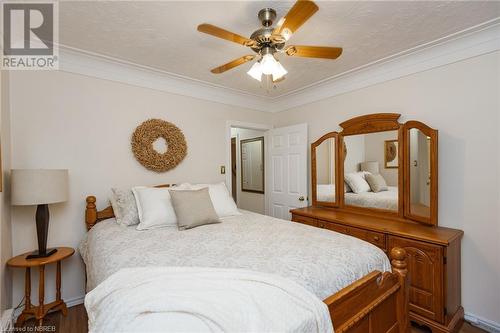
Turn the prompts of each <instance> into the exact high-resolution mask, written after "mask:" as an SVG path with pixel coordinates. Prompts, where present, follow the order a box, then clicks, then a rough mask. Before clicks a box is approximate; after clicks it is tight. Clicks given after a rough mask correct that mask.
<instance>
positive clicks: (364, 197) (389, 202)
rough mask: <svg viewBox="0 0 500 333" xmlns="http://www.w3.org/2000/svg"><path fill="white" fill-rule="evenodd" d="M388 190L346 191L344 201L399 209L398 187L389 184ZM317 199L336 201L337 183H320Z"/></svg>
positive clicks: (371, 206)
mask: <svg viewBox="0 0 500 333" xmlns="http://www.w3.org/2000/svg"><path fill="white" fill-rule="evenodd" d="M387 188H388V190H387V191H381V192H377V193H376V192H371V191H370V192H362V193H354V192H346V193H344V202H345V204H346V205H349V206H357V207H370V208H378V209H385V210H398V188H397V186H388V187H387ZM316 196H317V198H318V199H317V200H318V201H321V202H334V201H335V185H333V184H319V185H317V187H316Z"/></svg>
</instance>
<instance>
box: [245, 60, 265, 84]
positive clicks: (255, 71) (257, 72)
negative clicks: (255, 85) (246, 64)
mask: <svg viewBox="0 0 500 333" xmlns="http://www.w3.org/2000/svg"><path fill="white" fill-rule="evenodd" d="M247 74H248V75H250V76H251V77H253V78H254V79H256V80H257V81H261V80H262V65H261V64H260V62H259V61H257V62H256V63H255V64H253V66H252V68H250V70H249V71H248V72H247Z"/></svg>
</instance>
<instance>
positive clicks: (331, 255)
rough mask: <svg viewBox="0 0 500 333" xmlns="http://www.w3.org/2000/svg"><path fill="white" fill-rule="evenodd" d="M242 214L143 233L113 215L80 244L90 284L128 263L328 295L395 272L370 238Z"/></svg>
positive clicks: (320, 296) (97, 282)
mask: <svg viewBox="0 0 500 333" xmlns="http://www.w3.org/2000/svg"><path fill="white" fill-rule="evenodd" d="M242 212H243V215H240V216H235V217H231V218H225V219H223V222H222V223H219V224H211V225H205V226H201V227H197V228H193V229H189V230H184V231H179V230H177V228H175V227H167V228H161V229H155V230H150V231H137V230H135V227H122V226H119V225H117V224H116V223H115V221H114V220H112V219H110V220H107V221H103V222H100V223H98V224H96V225H95V226H94V227H93V228H92V229H91V230H90V231H89V232H88V233H87V235H86V237H85V238H84V240H83V241H82V243H81V244H80V253H81V255H82V257H83V260H84V261H85V264H86V270H87V278H88V279H87V289H88V290H91V289H93V288H95V287H96V286H97V285H98V284H100V283H101V282H102V281H104V280H105V279H106V278H107V277H109V276H111V275H112V274H113V273H115V272H117V271H118V270H120V269H122V268H127V267H141V266H156V267H159V266H191V267H215V268H240V269H247V270H251V271H257V272H264V273H271V274H276V275H280V276H282V277H285V278H289V279H291V280H293V281H294V282H296V283H298V284H299V285H301V286H303V287H304V288H306V289H307V290H309V291H310V292H312V293H314V294H315V295H316V296H317V297H318V298H320V299H325V298H326V297H328V296H330V295H332V294H334V293H336V292H337V291H339V290H340V289H342V288H344V287H346V286H348V285H349V284H351V283H353V282H354V281H356V280H358V279H360V278H361V277H363V276H364V275H366V274H368V273H370V272H371V271H374V270H379V271H382V272H383V271H390V270H391V266H390V262H389V259H388V258H387V256H386V255H385V253H384V252H383V251H382V250H381V249H379V248H377V247H376V246H374V245H372V244H370V243H368V242H365V241H362V240H360V239H357V238H354V237H351V236H347V235H342V234H340V233H336V232H333V231H330V230H325V229H320V228H314V227H310V226H307V225H303V224H300V223H294V222H290V221H284V220H280V219H276V218H273V217H269V216H264V215H261V214H256V213H251V212H247V211H242Z"/></svg>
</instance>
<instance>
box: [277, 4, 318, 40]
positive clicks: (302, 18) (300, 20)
mask: <svg viewBox="0 0 500 333" xmlns="http://www.w3.org/2000/svg"><path fill="white" fill-rule="evenodd" d="M318 9H319V8H318V6H317V5H316V4H315V3H314V2H312V1H310V0H298V1H297V2H296V3H295V4H294V5H293V7H292V8H291V9H290V10H289V11H288V13H287V14H286V15H285V17H283V18H282V19H281V20H280V21H279V22H278V24H277V26H276V28H275V29H274V31H273V35H282V36H284V38H285V39H286V40H288V39H289V38H290V36H291V35H292V34H293V33H294V32H295V31H297V29H299V28H300V26H301V25H302V24H304V23H305V22H306V21H307V20H308V19H309V18H310V17H311V16H313V15H314V13H316V12H317V11H318Z"/></svg>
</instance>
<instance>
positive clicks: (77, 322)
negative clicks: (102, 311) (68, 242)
mask: <svg viewBox="0 0 500 333" xmlns="http://www.w3.org/2000/svg"><path fill="white" fill-rule="evenodd" d="M43 325H44V328H43V329H44V331H45V332H54V333H87V332H88V328H87V312H86V311H85V307H84V306H83V304H80V305H77V306H73V307H71V308H69V309H68V316H67V317H64V316H63V315H62V314H61V313H60V312H56V313H51V314H49V315H48V316H47V317H46V319H45V321H44V323H43ZM35 326H36V323H35V321H34V320H29V321H27V322H26V324H25V327H30V328H33V329H32V330H26V332H35ZM428 332H430V330H429V329H426V328H425V327H417V326H412V328H411V333H428ZM484 332H485V331H483V330H481V329H479V328H477V327H474V326H472V325H470V324H469V323H467V322H465V323H464V325H463V326H462V328H461V329H460V332H459V333H484ZM110 333H111V332H110Z"/></svg>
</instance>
